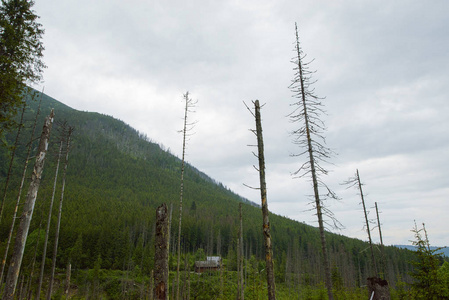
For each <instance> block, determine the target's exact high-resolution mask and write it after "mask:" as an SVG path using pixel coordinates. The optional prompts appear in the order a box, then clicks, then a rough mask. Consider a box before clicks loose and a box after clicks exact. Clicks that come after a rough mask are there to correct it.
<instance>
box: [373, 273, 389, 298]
mask: <svg viewBox="0 0 449 300" xmlns="http://www.w3.org/2000/svg"><path fill="white" fill-rule="evenodd" d="M367 286H368V299H370V300H390V299H391V298H390V289H389V287H388V281H386V280H384V279H381V278H378V277H369V278H368V279H367ZM373 292H374V295H373ZM371 297H372V298H371Z"/></svg>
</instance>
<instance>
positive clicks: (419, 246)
mask: <svg viewBox="0 0 449 300" xmlns="http://www.w3.org/2000/svg"><path fill="white" fill-rule="evenodd" d="M412 232H413V233H414V235H415V241H413V245H414V246H416V258H415V260H414V261H413V262H412V264H413V266H414V267H415V268H414V270H413V272H412V273H411V276H412V277H413V279H414V282H413V283H412V289H413V291H414V293H415V295H416V299H431V300H434V299H435V300H437V299H438V300H440V299H449V293H447V292H448V289H447V285H446V286H444V284H443V282H444V281H446V283H447V277H446V278H445V275H446V276H447V273H446V271H445V270H446V269H447V265H446V266H445V267H444V269H443V268H441V270H442V271H440V267H439V266H440V265H441V263H442V257H441V256H442V255H441V254H439V253H438V251H439V250H440V249H438V248H437V249H431V248H430V243H429V239H428V236H427V232H426V228H425V226H424V224H423V227H422V228H421V229H418V227H417V226H416V223H415V227H414V228H413V229H412ZM446 263H447V262H446ZM439 271H440V272H439Z"/></svg>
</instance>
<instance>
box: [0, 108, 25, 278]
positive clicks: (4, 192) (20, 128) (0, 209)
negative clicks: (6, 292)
mask: <svg viewBox="0 0 449 300" xmlns="http://www.w3.org/2000/svg"><path fill="white" fill-rule="evenodd" d="M26 106H27V104H26V103H24V104H23V108H22V114H21V117H20V123H19V128H18V129H17V135H16V140H15V142H14V146H13V149H12V155H11V160H10V161H9V168H8V175H7V176H6V182H5V189H4V190H3V197H2V203H1V205H0V224H1V222H2V216H3V208H4V206H5V200H6V194H7V192H8V185H9V179H10V178H11V175H12V165H13V162H14V157H15V156H16V149H17V145H18V144H19V137H20V132H21V131H22V127H23V115H24V114H25V110H26ZM2 273H3V270H2ZM2 279H3V277H2ZM1 282H3V281H1Z"/></svg>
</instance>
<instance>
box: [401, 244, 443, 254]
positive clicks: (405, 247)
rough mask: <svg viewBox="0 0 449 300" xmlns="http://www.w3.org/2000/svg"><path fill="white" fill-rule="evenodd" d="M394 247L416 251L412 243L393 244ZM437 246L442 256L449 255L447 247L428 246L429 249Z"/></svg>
mask: <svg viewBox="0 0 449 300" xmlns="http://www.w3.org/2000/svg"><path fill="white" fill-rule="evenodd" d="M394 246H395V247H398V248H401V249H408V250H411V251H416V247H415V246H412V245H394ZM438 248H442V249H441V250H440V251H438V253H442V254H443V255H444V256H446V257H449V248H448V247H444V248H443V247H432V246H431V247H430V249H432V250H435V249H438Z"/></svg>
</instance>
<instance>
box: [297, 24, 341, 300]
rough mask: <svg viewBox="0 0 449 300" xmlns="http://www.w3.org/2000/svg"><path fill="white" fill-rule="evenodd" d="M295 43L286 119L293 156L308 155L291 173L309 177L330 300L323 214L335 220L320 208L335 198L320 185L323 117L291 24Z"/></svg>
mask: <svg viewBox="0 0 449 300" xmlns="http://www.w3.org/2000/svg"><path fill="white" fill-rule="evenodd" d="M295 31H296V41H295V56H294V58H293V59H292V63H293V64H294V65H295V67H294V68H293V69H294V71H295V77H294V79H293V80H292V83H291V85H290V89H291V91H292V92H293V97H294V98H295V99H296V100H295V102H294V103H293V104H292V106H293V107H294V109H293V112H291V113H290V114H289V115H288V116H289V118H290V121H291V122H292V123H300V124H301V125H300V128H299V129H296V130H294V131H293V132H292V135H293V137H294V141H293V143H295V144H297V145H298V146H299V147H300V148H301V149H302V152H300V153H299V154H296V155H293V156H302V155H306V154H307V156H308V159H307V161H306V162H304V163H303V164H302V165H301V167H300V168H299V169H298V170H297V171H296V172H294V173H293V175H294V176H295V177H297V178H303V177H309V176H310V177H309V178H311V181H312V186H313V193H314V199H313V201H312V202H311V203H312V204H313V206H314V208H315V209H316V215H317V217H318V227H319V231H320V239H321V252H322V255H323V267H324V271H325V285H326V288H327V293H328V296H329V299H330V300H333V299H334V297H333V294H332V280H331V272H330V267H329V258H328V254H327V247H326V237H325V230H324V222H325V221H324V220H323V214H324V215H325V216H327V217H328V218H330V219H331V220H332V221H333V225H332V226H334V227H338V226H339V225H341V224H339V223H338V221H337V220H336V219H335V218H334V216H333V214H332V212H331V211H330V210H328V209H326V207H324V206H323V200H325V199H326V198H333V199H338V198H337V196H336V195H335V193H334V192H333V191H332V190H331V189H330V188H329V187H328V186H327V185H326V184H325V183H324V182H323V180H322V179H321V177H322V175H327V174H328V170H326V169H325V168H324V167H323V166H322V165H321V163H323V162H324V163H326V162H327V161H328V159H329V158H330V157H331V156H332V151H331V150H330V148H328V147H326V146H325V139H324V136H323V132H324V131H325V129H326V128H325V125H324V122H323V121H322V120H321V118H320V117H321V114H324V113H325V112H324V109H323V104H322V103H321V100H322V98H319V97H317V96H316V95H315V94H314V89H313V88H312V85H313V83H314V81H312V74H313V73H314V72H313V71H310V70H309V64H310V62H308V63H307V62H304V59H305V57H306V55H305V54H304V53H303V51H302V49H301V47H300V44H299V36H298V27H297V25H296V23H295ZM320 188H322V189H324V190H325V193H324V194H320V192H319V189H320Z"/></svg>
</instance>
